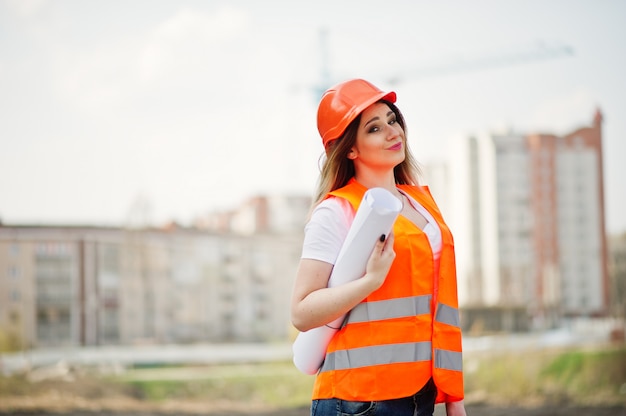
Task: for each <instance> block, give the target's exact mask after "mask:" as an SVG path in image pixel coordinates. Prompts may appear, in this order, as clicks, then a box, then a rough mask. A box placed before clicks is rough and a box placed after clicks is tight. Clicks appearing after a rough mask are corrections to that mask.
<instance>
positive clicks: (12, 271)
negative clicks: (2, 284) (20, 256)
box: [7, 266, 20, 279]
mask: <svg viewBox="0 0 626 416" xmlns="http://www.w3.org/2000/svg"><path fill="white" fill-rule="evenodd" d="M7 275H8V276H9V277H10V278H12V279H17V278H18V277H20V269H19V268H18V267H16V266H9V269H8V270H7Z"/></svg>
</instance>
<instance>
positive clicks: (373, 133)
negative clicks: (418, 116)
mask: <svg viewBox="0 0 626 416" xmlns="http://www.w3.org/2000/svg"><path fill="white" fill-rule="evenodd" d="M404 142H405V137H404V130H403V129H402V127H401V126H400V123H398V122H397V120H396V114H395V113H394V112H393V111H392V110H391V108H389V106H388V105H387V104H385V103H374V104H372V105H371V106H369V107H368V108H366V109H365V110H364V111H363V113H362V114H361V122H360V123H359V128H358V131H357V134H356V143H355V144H354V146H353V147H352V149H351V150H350V153H348V158H349V159H352V160H353V161H354V167H355V169H357V170H358V169H360V168H370V169H377V170H378V169H383V170H385V169H393V168H394V167H396V166H397V165H399V164H400V163H402V162H403V161H404V157H405V143H404Z"/></svg>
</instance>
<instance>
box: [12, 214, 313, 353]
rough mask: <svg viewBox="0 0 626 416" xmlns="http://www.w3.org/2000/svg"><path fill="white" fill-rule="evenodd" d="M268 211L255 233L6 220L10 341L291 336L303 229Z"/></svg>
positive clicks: (51, 343) (14, 345) (32, 344)
mask: <svg viewBox="0 0 626 416" xmlns="http://www.w3.org/2000/svg"><path fill="white" fill-rule="evenodd" d="M299 207H300V208H299V210H298V211H299V213H300V222H301V223H303V221H304V215H305V213H303V212H302V210H303V209H305V208H304V204H300V205H299ZM307 208H308V206H307ZM246 212H247V211H246ZM267 215H269V214H268V213H267V212H266V213H265V214H262V215H259V216H257V218H258V219H259V221H260V222H259V224H264V225H263V227H264V229H263V231H261V230H258V231H257V230H256V229H255V228H254V227H255V226H254V224H252V225H251V224H250V222H248V223H247V224H248V225H247V227H246V230H247V231H248V233H247V234H242V233H236V232H232V231H228V230H222V231H220V232H215V231H212V230H207V229H200V228H183V227H178V226H170V227H166V228H162V229H132V228H128V229H127V228H114V227H113V228H107V227H92V226H20V225H14V226H11V225H2V224H0V335H2V336H0V339H4V343H5V344H9V347H10V348H17V349H20V348H31V347H45V346H77V345H106V344H137V343H176V342H198V341H213V342H220V341H270V340H285V339H287V338H288V337H289V335H290V333H291V325H290V321H289V298H290V293H291V288H292V282H293V278H294V276H295V271H296V268H297V264H298V261H299V257H300V251H301V245H302V226H301V225H300V224H298V223H297V222H296V221H295V220H294V222H293V224H292V225H293V226H292V227H291V228H288V227H283V228H281V229H280V230H278V231H276V230H273V229H271V228H269V227H267V224H268V221H267V219H266V218H265V217H266V216H267ZM294 215H295V214H294ZM235 217H237V215H235ZM280 224H283V225H284V222H281V223H280ZM259 228H261V227H260V225H259ZM5 348H6V345H5Z"/></svg>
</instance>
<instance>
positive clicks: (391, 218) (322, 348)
mask: <svg viewBox="0 0 626 416" xmlns="http://www.w3.org/2000/svg"><path fill="white" fill-rule="evenodd" d="M401 210H402V202H401V201H400V200H399V199H398V198H396V197H395V196H394V195H393V194H392V193H391V192H389V191H388V190H386V189H384V188H371V189H368V190H367V191H366V192H365V195H363V200H362V201H361V204H360V205H359V209H358V210H357V212H356V214H355V216H354V221H353V222H352V225H351V226H350V229H349V230H348V234H347V236H346V239H345V240H344V242H343V245H342V246H341V250H340V251H339V255H338V256H337V261H336V262H335V265H334V266H333V270H332V272H331V275H330V278H329V279H328V287H335V286H339V285H341V284H344V283H348V282H351V281H353V280H356V279H358V278H360V277H362V276H363V275H364V274H365V269H366V266H367V261H368V259H369V257H370V255H371V254H372V251H373V250H374V246H375V244H376V241H378V239H379V238H380V236H381V235H382V234H385V236H387V235H388V234H389V232H390V231H391V229H392V227H393V224H394V222H395V221H396V218H397V217H398V214H399V213H400V211H401ZM344 319H345V315H343V316H341V317H339V318H337V319H335V320H334V321H333V322H330V323H328V324H327V325H324V326H320V327H317V328H313V329H310V330H308V331H306V332H301V333H299V334H298V336H297V337H296V339H295V341H294V343H293V347H292V350H293V363H294V364H295V366H296V368H298V370H300V371H301V372H303V373H305V374H311V375H312V374H315V373H317V371H318V370H319V368H320V366H321V365H322V363H323V362H324V357H325V355H326V348H327V347H328V344H329V343H330V340H331V339H332V337H333V335H335V333H336V332H337V330H338V329H339V328H340V327H341V325H342V323H343V321H344Z"/></svg>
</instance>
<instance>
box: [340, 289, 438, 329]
mask: <svg viewBox="0 0 626 416" xmlns="http://www.w3.org/2000/svg"><path fill="white" fill-rule="evenodd" d="M431 299H432V295H422V296H410V297H406V298H398V299H389V300H379V301H374V302H363V303H359V304H358V305H357V306H355V307H354V309H352V310H351V311H350V314H349V315H348V321H347V323H350V324H352V323H356V322H369V321H382V320H384V319H393V318H404V317H407V316H417V315H423V314H427V313H430V303H431Z"/></svg>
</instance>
